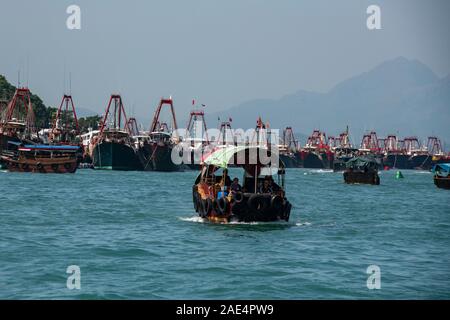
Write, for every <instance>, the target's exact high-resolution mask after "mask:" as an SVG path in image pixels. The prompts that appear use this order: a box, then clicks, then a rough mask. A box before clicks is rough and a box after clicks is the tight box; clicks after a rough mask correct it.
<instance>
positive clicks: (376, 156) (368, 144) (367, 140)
mask: <svg viewBox="0 0 450 320" xmlns="http://www.w3.org/2000/svg"><path fill="white" fill-rule="evenodd" d="M359 154H360V155H361V156H365V157H368V158H370V159H372V160H373V161H375V162H376V163H377V165H378V169H380V170H382V169H383V168H384V163H383V153H382V148H381V147H380V139H378V136H377V133H376V132H375V131H371V132H370V133H367V134H364V135H363V138H362V140H361V145H360V148H359Z"/></svg>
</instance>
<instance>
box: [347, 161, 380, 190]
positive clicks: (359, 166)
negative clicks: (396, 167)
mask: <svg viewBox="0 0 450 320" xmlns="http://www.w3.org/2000/svg"><path fill="white" fill-rule="evenodd" d="M345 166H346V170H345V171H344V181H345V183H348V184H353V183H364V184H374V185H379V184H380V177H379V176H378V163H377V161H376V160H375V159H374V158H373V157H363V156H361V157H356V158H353V159H351V160H349V161H347V162H346V164H345Z"/></svg>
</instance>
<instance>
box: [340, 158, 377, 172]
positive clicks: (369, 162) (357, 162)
mask: <svg viewBox="0 0 450 320" xmlns="http://www.w3.org/2000/svg"><path fill="white" fill-rule="evenodd" d="M345 166H346V167H347V168H348V169H361V170H364V169H377V168H378V163H377V162H376V161H375V159H374V158H371V157H356V158H353V159H350V160H348V161H347V162H346V163H345Z"/></svg>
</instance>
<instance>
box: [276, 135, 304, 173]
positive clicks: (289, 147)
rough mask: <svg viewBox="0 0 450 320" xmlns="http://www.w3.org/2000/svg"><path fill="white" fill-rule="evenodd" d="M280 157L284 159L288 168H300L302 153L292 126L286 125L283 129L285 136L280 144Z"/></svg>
mask: <svg viewBox="0 0 450 320" xmlns="http://www.w3.org/2000/svg"><path fill="white" fill-rule="evenodd" d="M278 150H279V153H280V159H281V160H282V161H283V163H284V165H285V166H286V168H298V167H299V166H300V164H299V161H298V160H299V159H300V153H299V148H298V141H297V139H295V135H294V131H293V130H292V127H286V129H284V130H283V137H281V139H280V144H278Z"/></svg>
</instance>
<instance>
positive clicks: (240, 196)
mask: <svg viewBox="0 0 450 320" xmlns="http://www.w3.org/2000/svg"><path fill="white" fill-rule="evenodd" d="M233 199H234V201H236V203H241V202H242V201H243V200H244V194H243V193H242V192H240V191H238V192H235V193H233Z"/></svg>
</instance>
